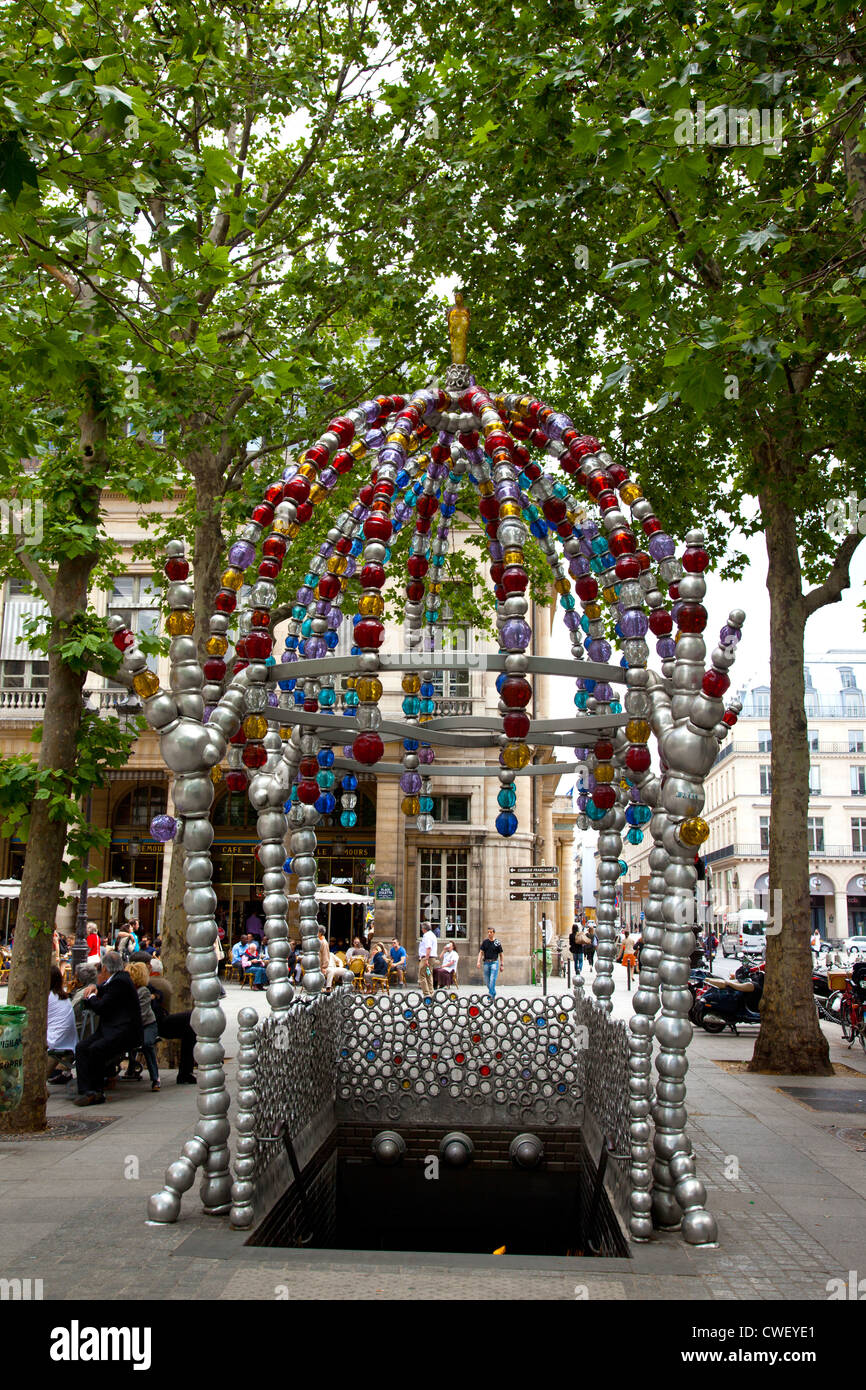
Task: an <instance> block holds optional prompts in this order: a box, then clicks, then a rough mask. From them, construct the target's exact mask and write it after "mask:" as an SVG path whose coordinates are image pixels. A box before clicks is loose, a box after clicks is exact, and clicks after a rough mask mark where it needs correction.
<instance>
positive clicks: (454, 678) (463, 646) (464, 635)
mask: <svg viewBox="0 0 866 1390" xmlns="http://www.w3.org/2000/svg"><path fill="white" fill-rule="evenodd" d="M433 650H434V651H435V652H443V653H447V652H464V651H466V652H468V651H471V650H472V629H471V627H469V626H468V625H467V624H465V623H464V624H459V625H458V626H457V627H445V626H444V624H442V623H436V624H435V626H434V627H433ZM433 670H434V671H435V673H436V674H435V675H434V677H433V691H434V694H435V695H437V696H438V697H440V698H445V697H450V698H454V697H455V696H456V697H460V698H462V699H464V700H466V699H468V698H469V672H468V671H466V670H464V671H448V670H446V669H444V668H443V667H442V666H438V665H437V666H434V667H433Z"/></svg>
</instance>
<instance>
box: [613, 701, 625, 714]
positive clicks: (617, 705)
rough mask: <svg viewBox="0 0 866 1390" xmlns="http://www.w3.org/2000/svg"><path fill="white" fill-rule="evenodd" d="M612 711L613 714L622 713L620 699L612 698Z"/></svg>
mask: <svg viewBox="0 0 866 1390" xmlns="http://www.w3.org/2000/svg"><path fill="white" fill-rule="evenodd" d="M610 712H611V714H622V705H621V704H620V702H619V700H611V702H610Z"/></svg>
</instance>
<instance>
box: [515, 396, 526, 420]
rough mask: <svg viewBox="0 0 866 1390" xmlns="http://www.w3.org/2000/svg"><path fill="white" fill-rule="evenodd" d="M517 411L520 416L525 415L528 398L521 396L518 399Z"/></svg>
mask: <svg viewBox="0 0 866 1390" xmlns="http://www.w3.org/2000/svg"><path fill="white" fill-rule="evenodd" d="M517 409H518V410H519V411H520V413H521V415H525V414H526V412H527V410H528V409H529V397H528V396H521V397H520V400H519V401H518V402H517Z"/></svg>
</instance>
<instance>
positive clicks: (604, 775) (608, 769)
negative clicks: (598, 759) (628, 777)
mask: <svg viewBox="0 0 866 1390" xmlns="http://www.w3.org/2000/svg"><path fill="white" fill-rule="evenodd" d="M595 780H596V782H612V781H613V763H599V765H598V767H597V768H596V769H595Z"/></svg>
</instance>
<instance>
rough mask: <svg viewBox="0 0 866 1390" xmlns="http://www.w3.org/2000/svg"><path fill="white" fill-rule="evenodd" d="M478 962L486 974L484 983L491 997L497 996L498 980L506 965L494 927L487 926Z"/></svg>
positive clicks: (480, 968)
mask: <svg viewBox="0 0 866 1390" xmlns="http://www.w3.org/2000/svg"><path fill="white" fill-rule="evenodd" d="M477 964H478V969H479V970H481V971H482V973H483V975H484V983H485V984H486V986H487V991H488V993H489V995H490V998H491V999H493V998H495V996H496V980H497V978H498V976H499V974H500V971H501V970H502V967H503V965H504V960H503V953H502V945H501V943H500V942H499V941H498V940H497V939H496V932H495V931H494V929H493V927H488V928H487V937H486V939H485V940H484V941H482V943H481V949H480V950H479V952H478V962H477Z"/></svg>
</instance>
